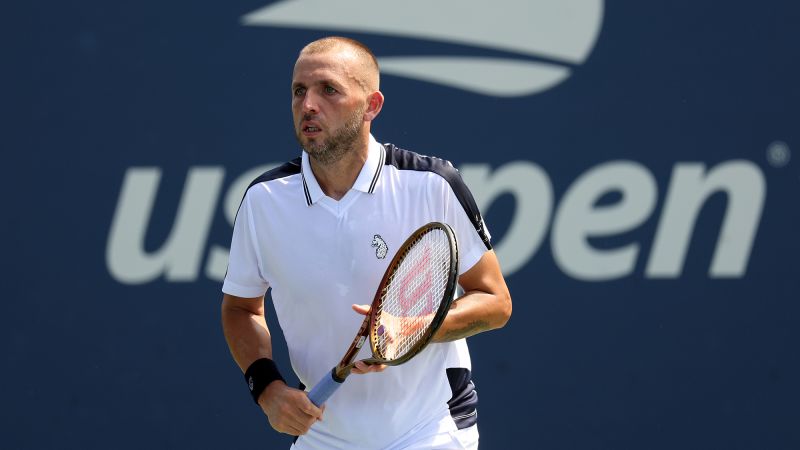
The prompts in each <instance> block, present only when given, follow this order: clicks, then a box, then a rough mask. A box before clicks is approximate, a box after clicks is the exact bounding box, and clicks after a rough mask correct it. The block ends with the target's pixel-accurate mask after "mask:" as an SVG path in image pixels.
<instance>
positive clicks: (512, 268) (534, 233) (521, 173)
mask: <svg viewBox="0 0 800 450" xmlns="http://www.w3.org/2000/svg"><path fill="white" fill-rule="evenodd" d="M460 172H461V176H462V178H463V179H464V182H465V183H466V184H467V186H468V187H469V188H470V190H471V191H472V195H473V196H474V197H475V203H476V204H477V205H478V209H480V210H481V211H482V212H484V213H485V212H486V211H488V210H489V206H491V204H492V202H493V201H494V200H495V199H497V197H499V196H500V195H501V194H504V193H510V194H512V195H513V196H514V200H515V202H516V203H515V210H514V216H513V219H512V221H511V225H510V226H509V227H508V231H507V232H506V234H505V236H504V237H503V239H502V241H500V242H499V243H496V244H495V251H496V252H497V258H498V259H499V260H500V263H501V264H502V267H503V273H504V274H505V275H510V274H512V273H514V272H516V271H518V270H519V269H521V268H522V267H523V266H525V264H526V263H527V262H528V261H529V260H530V259H531V257H533V255H534V254H535V253H536V250H537V249H538V248H539V245H540V244H541V242H542V240H543V239H544V237H545V234H546V233H547V226H548V223H549V222H550V211H552V209H553V186H552V185H551V183H550V178H549V177H548V176H547V173H546V172H545V171H544V170H542V168H541V167H539V166H537V165H536V164H534V163H532V162H528V161H516V162H511V163H508V164H505V165H504V166H502V167H500V168H498V169H497V170H495V171H494V173H491V172H490V167H489V165H488V164H465V165H464V166H463V167H462V168H461V169H460ZM490 231H491V229H490Z"/></svg>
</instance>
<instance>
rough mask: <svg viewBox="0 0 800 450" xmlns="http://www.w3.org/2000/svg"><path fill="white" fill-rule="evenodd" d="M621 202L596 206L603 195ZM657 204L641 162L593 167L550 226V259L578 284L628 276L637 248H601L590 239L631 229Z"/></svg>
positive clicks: (569, 192)
mask: <svg viewBox="0 0 800 450" xmlns="http://www.w3.org/2000/svg"><path fill="white" fill-rule="evenodd" d="M611 192H619V193H621V194H622V198H621V199H620V200H619V201H617V202H615V203H614V204H612V205H597V201H598V200H599V199H600V198H601V197H602V196H603V195H604V194H607V193H611ZM655 203H656V182H655V180H654V179H653V175H652V174H651V173H650V172H649V171H648V170H647V168H645V167H644V166H642V165H641V164H639V163H635V162H631V161H617V162H608V163H605V164H601V165H599V166H597V167H594V168H592V169H591V170H589V171H588V172H586V173H585V174H583V175H582V176H581V177H580V178H578V179H577V180H576V181H575V182H574V183H573V184H572V186H570V188H569V189H568V190H567V192H566V194H564V198H563V199H562V201H561V205H560V206H559V208H558V212H557V213H556V215H555V220H554V222H553V232H552V237H551V245H552V250H553V257H554V258H555V261H556V263H557V264H558V266H559V267H560V268H561V270H563V271H564V272H565V273H566V274H567V275H569V276H571V277H573V278H576V279H578V280H586V281H602V280H611V279H615V278H620V277H623V276H626V275H629V274H630V273H631V272H632V271H633V269H634V267H635V265H636V257H637V255H638V254H639V244H638V243H631V244H628V245H625V246H622V247H619V248H616V249H609V250H599V249H596V248H594V247H592V245H591V244H590V243H589V238H592V237H599V236H611V235H614V234H619V233H621V232H625V231H629V230H631V229H633V228H635V227H637V226H639V225H640V224H641V223H642V222H644V221H645V219H647V218H648V217H649V216H650V213H651V212H652V211H653V207H654V206H655Z"/></svg>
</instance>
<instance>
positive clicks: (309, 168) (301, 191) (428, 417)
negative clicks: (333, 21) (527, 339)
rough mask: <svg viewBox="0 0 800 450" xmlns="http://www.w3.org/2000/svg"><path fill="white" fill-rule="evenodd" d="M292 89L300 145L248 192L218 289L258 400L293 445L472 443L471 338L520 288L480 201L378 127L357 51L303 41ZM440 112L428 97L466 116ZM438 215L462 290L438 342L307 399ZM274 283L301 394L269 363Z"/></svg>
mask: <svg viewBox="0 0 800 450" xmlns="http://www.w3.org/2000/svg"><path fill="white" fill-rule="evenodd" d="M291 93H292V114H293V117H294V126H295V133H296V135H297V140H298V141H299V143H300V145H301V147H302V148H303V151H302V153H301V156H300V157H298V158H296V159H295V160H293V161H290V162H288V163H286V164H284V165H282V166H280V167H278V168H276V169H273V170H271V171H269V172H266V173H265V174H263V175H262V176H260V177H259V178H257V179H256V180H254V181H253V183H252V184H251V185H250V187H249V188H248V190H247V193H246V194H245V196H244V199H243V200H242V204H241V206H240V208H239V212H238V214H237V217H236V221H235V225H234V230H233V238H232V242H231V252H230V262H229V265H228V272H227V275H226V277H225V281H224V284H223V288H222V290H223V292H224V297H223V302H222V325H223V329H224V333H225V337H226V340H227V342H228V346H229V347H230V350H231V353H232V354H233V358H234V359H235V361H236V363H237V364H238V365H239V367H240V368H241V369H242V370H243V371H244V372H245V380H246V381H247V383H248V386H249V388H250V391H251V395H252V396H253V399H254V400H255V401H256V403H258V405H259V406H260V407H261V409H262V410H263V412H264V413H265V414H266V415H267V417H268V419H269V422H270V424H271V425H272V427H273V428H274V429H275V430H277V431H279V432H282V433H287V434H290V435H294V436H298V438H297V439H295V442H294V443H293V446H292V448H294V449H297V450H305V449H334V448H335V449H461V448H466V449H475V448H477V447H478V429H477V409H476V408H477V393H476V390H475V386H474V384H473V382H472V380H471V373H470V369H471V366H470V357H469V352H468V350H467V344H466V340H465V338H466V337H469V336H472V335H475V334H477V333H481V332H483V331H487V330H491V329H496V328H500V327H502V326H504V325H505V323H506V322H507V321H508V319H509V317H510V315H511V297H510V294H509V292H508V288H507V287H506V283H505V280H504V279H503V276H502V274H501V271H500V267H499V264H498V261H497V257H496V256H495V254H494V252H493V251H492V247H491V243H490V236H489V233H488V231H487V229H486V227H485V226H484V223H483V219H482V217H481V214H480V212H479V211H478V208H477V206H476V205H475V201H474V199H473V197H472V194H471V193H470V192H469V190H468V189H467V187H466V186H465V185H464V183H463V181H462V179H461V177H460V175H459V174H458V171H457V170H456V169H455V168H454V167H453V166H452V164H450V163H449V162H447V161H444V160H441V159H438V158H433V157H428V156H422V155H419V154H416V153H413V152H410V151H407V150H402V149H400V148H398V147H396V146H394V145H392V144H380V143H378V142H377V141H376V140H375V139H374V138H373V136H372V135H371V134H370V125H371V123H372V121H373V120H374V119H375V118H376V117H377V116H378V114H379V113H380V112H381V108H382V107H383V103H384V97H383V94H382V93H381V92H380V90H379V70H378V64H377V61H376V59H375V56H374V55H373V54H372V52H371V51H370V50H369V49H368V48H367V47H365V46H364V45H363V44H361V43H359V42H357V41H354V40H352V39H348V38H342V37H328V38H324V39H320V40H318V41H315V42H312V43H310V44H308V45H307V46H306V47H304V48H303V49H302V51H301V52H300V54H299V56H298V59H297V61H296V63H295V66H294V72H293V77H292V85H291ZM437 106H440V105H436V104H433V103H432V104H430V105H427V107H428V108H430V109H431V110H432V111H433V112H434V113H436V114H454V113H457V112H456V111H452V110H448V109H446V108H444V106H445V105H441V106H442V110H441V111H438V110H437ZM431 221H438V222H444V223H447V224H449V225H450V226H451V227H452V228H453V230H454V231H455V234H456V237H457V240H458V248H459V257H460V270H459V284H460V285H461V287H462V288H463V290H464V295H463V296H461V297H460V298H458V299H456V301H455V302H454V303H453V306H452V307H451V309H450V312H449V314H448V316H447V318H446V319H445V321H444V323H443V325H442V327H441V328H440V329H439V330H438V332H437V333H436V335H435V337H434V343H432V344H430V345H429V346H427V347H426V349H425V350H424V351H423V352H422V353H420V354H419V355H417V356H416V357H415V358H414V359H412V360H411V361H409V362H408V363H406V364H403V365H401V366H396V367H388V368H387V367H385V366H366V365H364V364H363V363H358V364H357V365H356V367H355V368H354V369H353V373H356V374H361V376H353V377H351V378H350V379H349V380H348V382H347V383H344V384H343V385H342V387H341V388H340V389H339V390H338V391H337V392H336V393H335V394H334V395H333V396H332V397H331V398H330V399H328V400H327V402H326V403H325V404H324V405H323V406H322V407H320V408H318V407H316V406H314V404H313V403H311V402H310V401H309V399H308V397H307V394H306V392H305V390H304V389H305V386H310V385H313V384H314V383H315V382H317V381H318V380H320V379H321V378H322V377H323V376H324V375H325V374H327V373H329V371H330V368H331V367H333V366H334V365H335V364H336V363H337V362H338V361H339V359H340V358H341V356H342V354H343V353H344V351H345V350H346V349H347V348H348V346H349V345H350V342H351V340H352V337H353V335H354V334H355V332H356V331H357V330H358V328H359V326H360V325H361V322H362V320H363V316H364V315H365V314H367V313H368V309H369V306H368V305H369V304H370V303H371V302H372V299H373V297H374V295H375V289H376V287H377V286H378V284H379V282H380V280H381V277H382V275H383V273H384V271H385V270H386V268H387V266H388V264H389V261H390V260H391V259H392V256H393V255H394V252H395V251H396V250H397V248H398V247H399V246H400V245H401V244H402V243H403V242H404V241H405V239H406V238H407V237H408V236H409V235H410V234H411V233H412V232H413V231H414V230H416V229H417V228H418V227H419V226H421V225H423V224H425V223H427V222H431ZM269 289H271V290H272V300H273V302H274V306H275V310H276V312H277V316H278V322H279V323H280V326H281V328H282V330H283V333H284V335H285V337H286V341H287V345H288V349H289V356H290V359H291V364H292V368H293V369H294V371H295V373H296V374H297V376H298V378H299V379H300V381H301V382H302V383H303V386H301V387H300V389H295V388H293V387H290V386H287V385H286V383H285V382H284V380H283V378H282V376H281V374H280V373H279V371H278V368H277V366H276V365H275V363H274V362H273V361H272V359H271V358H272V343H271V340H270V332H269V329H268V328H267V325H266V322H265V319H264V295H265V294H266V292H267V290H269ZM362 350H364V351H365V352H366V354H365V355H364V357H367V356H369V352H368V349H366V348H365V349H362ZM360 358H361V357H359V359H360Z"/></svg>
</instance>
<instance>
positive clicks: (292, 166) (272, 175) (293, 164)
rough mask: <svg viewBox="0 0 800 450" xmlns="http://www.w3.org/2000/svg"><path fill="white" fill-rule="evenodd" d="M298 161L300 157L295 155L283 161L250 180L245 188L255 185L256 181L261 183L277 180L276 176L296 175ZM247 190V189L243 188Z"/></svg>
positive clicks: (298, 168) (298, 170) (298, 165)
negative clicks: (293, 157) (289, 159)
mask: <svg viewBox="0 0 800 450" xmlns="http://www.w3.org/2000/svg"><path fill="white" fill-rule="evenodd" d="M300 161H301V158H300V157H297V158H295V159H293V160H291V161H289V162H287V163H283V164H281V165H280V166H278V167H275V168H274V169H270V170H268V171H266V172H264V173H262V174H261V175H259V176H258V178H256V179H255V180H253V181H251V182H250V185H249V186H247V189H250V188H251V187H253V186H255V185H257V184H258V183H263V182H265V181H271V180H277V179H278V178H285V177H289V176H292V175H297V174H298V173H300ZM245 192H247V190H245Z"/></svg>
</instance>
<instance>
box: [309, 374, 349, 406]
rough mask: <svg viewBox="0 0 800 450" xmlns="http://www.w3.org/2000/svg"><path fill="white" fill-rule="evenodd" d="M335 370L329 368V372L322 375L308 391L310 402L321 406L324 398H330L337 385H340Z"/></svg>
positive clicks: (340, 382)
mask: <svg viewBox="0 0 800 450" xmlns="http://www.w3.org/2000/svg"><path fill="white" fill-rule="evenodd" d="M335 370H336V369H334V370H331V371H330V373H328V374H326V375H325V376H323V377H322V379H321V380H319V382H318V383H317V384H316V385H315V386H314V387H313V388H311V390H310V391H309V392H308V399H309V400H311V403H313V404H315V405H317V406H322V404H323V403H325V400H327V399H328V398H330V396H331V395H333V393H334V392H336V390H337V389H339V386H341V385H342V382H344V380H341V381H337V380H336V374H335Z"/></svg>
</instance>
